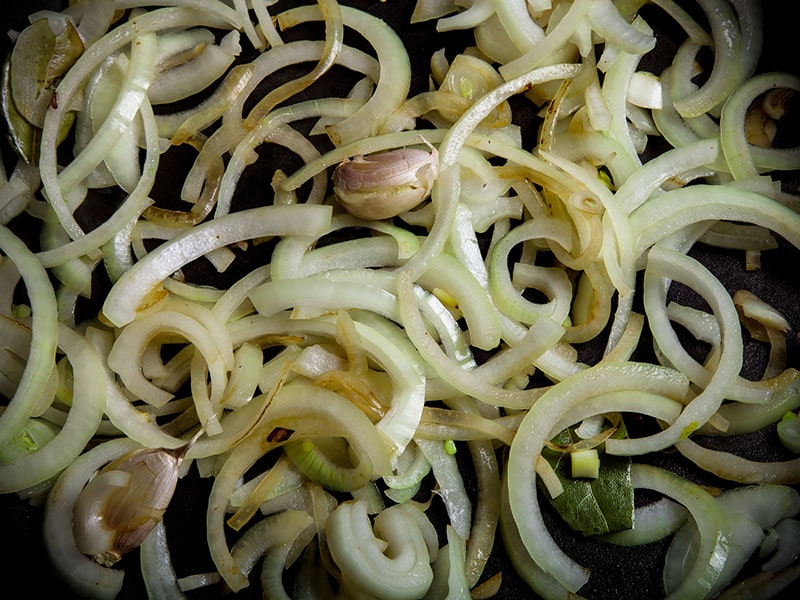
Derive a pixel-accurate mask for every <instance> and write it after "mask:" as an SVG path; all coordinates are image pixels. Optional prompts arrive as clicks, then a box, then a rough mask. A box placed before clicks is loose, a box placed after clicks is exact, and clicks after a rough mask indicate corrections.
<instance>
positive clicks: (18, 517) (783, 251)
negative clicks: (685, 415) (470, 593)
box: [0, 0, 800, 600]
mask: <svg viewBox="0 0 800 600" xmlns="http://www.w3.org/2000/svg"><path fill="white" fill-rule="evenodd" d="M341 2H342V4H347V5H351V6H355V7H358V8H363V9H365V10H367V11H369V12H371V13H372V14H374V15H376V16H378V17H380V18H382V19H384V20H385V21H386V22H387V23H389V24H390V25H391V26H392V27H393V28H394V29H395V31H397V32H398V34H399V35H400V36H401V37H402V38H403V41H404V42H405V45H406V48H408V49H409V53H410V58H411V62H412V68H413V73H414V75H413V79H412V91H411V93H412V94H414V93H416V92H420V91H423V90H425V89H427V86H428V72H429V66H428V65H429V60H430V57H431V55H432V54H433V53H434V52H435V51H437V50H439V49H440V48H441V47H446V48H447V49H448V56H450V57H451V58H452V56H453V53H457V52H459V51H461V50H463V49H464V48H465V47H466V46H468V45H471V44H472V38H471V34H470V33H465V32H449V33H446V34H438V33H436V32H435V22H434V21H430V22H427V23H420V24H415V25H410V24H409V19H410V15H411V12H412V10H413V7H414V0H386V1H385V2H378V1H377V0H341ZM62 4H63V3H62V2H58V1H55V0H28V1H25V2H19V1H16V0H12V1H6V2H4V3H3V6H2V8H0V29H2V30H3V31H6V30H8V29H16V30H20V29H22V28H23V27H24V26H25V25H26V24H27V20H26V16H27V14H29V13H31V12H34V11H35V10H39V9H43V8H54V9H60V8H61V6H62ZM291 4H292V2H285V1H284V2H282V3H281V5H279V6H289V5H291ZM683 4H687V3H683ZM649 8H652V7H645V8H643V9H642V14H643V15H644V16H645V18H646V19H647V21H648V23H649V24H650V25H651V27H653V29H654V30H655V32H656V35H657V39H658V44H657V46H656V49H655V50H654V51H653V52H652V53H651V54H650V55H648V56H647V57H646V58H645V60H644V61H643V63H642V68H644V69H647V70H651V71H653V72H656V73H658V72H660V69H661V68H663V66H664V65H666V64H668V63H669V62H670V61H671V58H672V54H673V52H674V50H675V48H676V47H677V46H676V44H677V42H676V39H677V38H676V30H675V29H674V25H672V24H671V23H667V22H665V19H664V18H663V15H662V18H658V13H657V12H656V11H654V10H653V11H649V12H648V9H649ZM763 12H764V31H765V36H764V48H763V53H762V57H761V60H760V62H759V71H767V70H776V71H789V72H793V73H798V72H800V64H799V63H800V61H798V60H797V58H798V54H797V51H796V48H797V39H796V35H797V33H796V25H795V22H794V20H793V19H792V18H791V17H789V15H787V14H786V13H787V12H788V6H787V3H779V2H775V1H773V2H769V1H765V2H764V3H763ZM10 47H11V45H10V42H9V41H8V39H7V38H6V37H5V36H2V46H1V47H0V52H2V54H3V56H5V54H6V53H7V52H8V51H9V50H10ZM327 85H330V86H331V87H330V88H328V89H329V90H330V92H334V93H337V94H341V93H342V92H341V89H342V88H341V84H339V83H338V82H335V81H331V82H330V83H329V84H327ZM334 88H338V89H334ZM324 92H325V88H324V87H323V88H322V89H320V90H319V93H324ZM512 100H513V101H514V104H513V108H514V120H515V122H516V123H517V124H518V125H520V126H521V127H522V131H523V136H525V139H527V140H535V135H536V127H537V123H538V118H537V116H536V111H537V108H536V107H533V106H532V105H530V104H529V103H527V102H520V101H518V99H512ZM798 108H800V106H797V103H795V114H794V116H792V115H789V116H788V118H787V119H785V120H784V121H787V122H785V123H784V124H783V125H782V127H781V131H780V134H779V135H780V138H779V143H781V144H783V145H787V146H789V145H796V144H797V143H798V141H800V127H798V124H799V123H800V120H798V116H797V113H798V110H797V109H798ZM3 133H5V132H3ZM3 137H4V138H5V136H3ZM526 146H527V147H531V146H532V142H530V143H528V144H526ZM9 156H10V151H9V150H8V148H7V146H4V148H3V157H4V159H6V162H7V165H6V166H7V168H8V166H9V164H10V163H9ZM274 160H276V161H281V160H287V161H289V162H288V163H287V164H289V165H291V160H292V159H291V158H287V157H283V156H276V157H275V158H274ZM272 168H274V167H272ZM173 172H178V171H177V169H176V170H174V171H173ZM271 173H272V169H270V170H268V171H264V172H261V173H259V170H258V169H249V170H248V171H247V172H246V177H245V178H243V180H242V182H241V184H240V190H241V193H240V194H238V197H239V198H240V201H242V202H244V201H245V200H243V199H245V198H246V197H247V196H248V191H249V190H252V189H256V187H257V186H264V185H268V182H269V179H270V177H271ZM782 179H783V184H784V189H785V190H786V191H789V192H794V193H799V192H800V189H798V188H799V187H800V174H799V173H785V174H782ZM179 181H181V180H179V179H178V178H175V179H170V177H169V176H166V177H164V178H160V179H159V181H158V184H157V185H158V190H161V191H162V193H164V194H166V192H167V191H169V190H170V189H172V190H174V189H176V188H177V186H178V185H179ZM158 190H156V191H154V194H156V193H158ZM90 206H91V205H90ZM85 217H86V219H87V221H88V222H89V223H91V222H92V219H95V221H97V219H99V218H101V215H100V213H99V212H98V213H97V214H93V213H92V210H91V208H90V209H88V210H87V211H85ZM19 233H20V234H22V235H24V237H25V238H26V239H29V238H31V237H34V235H33V234H34V233H35V232H30V231H21V232H19ZM692 255H693V256H695V257H696V258H699V259H700V260H701V261H702V262H703V263H704V264H706V265H707V266H708V267H709V268H710V269H711V270H712V271H713V272H714V273H716V274H717V275H718V276H719V277H720V279H721V280H722V281H723V282H724V283H725V285H726V286H727V288H728V289H729V290H730V291H731V292H732V291H734V290H736V289H740V288H745V289H749V290H751V291H753V292H754V293H756V294H758V295H759V296H760V297H761V298H763V299H764V300H766V301H768V302H770V303H771V304H773V305H774V306H775V307H776V308H777V309H778V310H780V311H781V312H782V314H783V315H784V316H785V317H786V318H787V320H788V321H789V323H790V325H791V331H790V334H789V339H788V341H787V346H788V354H789V366H791V367H795V368H800V358H798V357H799V356H800V342H798V332H800V314H799V313H798V311H797V302H798V299H800V283H798V277H797V275H796V268H797V265H798V264H800V251H798V250H797V249H796V248H794V247H792V246H790V245H789V244H786V243H784V242H783V241H782V240H781V245H780V248H779V249H777V250H774V251H770V252H767V253H765V254H764V255H763V257H762V268H761V269H760V270H759V271H755V272H746V271H745V270H744V267H743V256H742V255H741V254H737V253H732V252H728V251H721V250H718V249H713V248H710V247H706V246H702V245H697V246H696V247H695V248H694V249H693V250H692ZM240 269H244V270H246V269H247V266H246V265H245V266H243V267H240ZM210 275H211V274H206V273H202V272H199V273H197V276H198V277H204V276H210ZM234 276H236V272H234V274H233V275H231V277H234ZM229 283H230V282H227V284H229ZM225 284H226V282H224V281H223V282H221V285H225ZM673 287H675V286H673ZM671 293H672V294H674V295H675V296H674V297H675V299H676V300H679V301H681V302H684V303H688V304H696V300H695V299H694V298H692V297H691V296H690V295H689V294H687V293H686V292H682V291H681V290H680V289H675V290H673V291H672V292H671ZM96 308H97V307H92V306H88V307H86V310H87V311H91V310H96ZM644 346H645V347H646V346H647V342H646V341H645V342H644ZM745 346H746V351H745V352H746V353H745V357H746V358H745V366H744V369H743V374H744V375H745V376H747V375H748V374H750V375H751V376H757V374H758V373H759V372H760V369H762V368H763V365H764V361H765V360H766V358H765V351H764V348H763V346H762V345H760V344H758V343H757V342H754V341H752V340H750V339H749V338H748V337H747V336H745ZM601 350H602V347H600V346H599V344H595V345H592V344H588V345H586V346H585V347H581V348H580V351H581V353H582V356H584V357H586V358H587V360H590V359H591V358H592V357H595V358H597V357H598V356H599V352H600V351H601ZM697 439H698V441H699V442H701V443H702V444H704V445H707V446H709V447H713V448H718V449H724V450H729V451H733V452H735V453H737V454H740V455H742V456H745V457H748V458H750V459H755V460H765V461H768V460H785V459H787V458H790V457H791V456H790V455H789V453H788V452H787V451H786V450H785V449H783V448H782V447H781V446H780V444H779V443H778V441H777V436H776V434H775V429H774V426H773V427H768V428H766V429H765V430H762V431H759V432H757V433H754V434H749V435H742V436H736V437H733V438H697ZM460 454H464V453H460ZM645 461H647V462H649V463H651V464H655V465H658V466H661V467H664V468H667V469H670V470H672V471H675V472H677V473H679V474H681V475H682V476H685V477H687V478H689V479H691V480H693V481H696V482H698V483H701V484H704V485H709V486H716V487H720V488H723V489H724V488H726V487H730V483H729V482H725V481H724V480H721V479H719V478H717V477H715V476H713V475H710V474H708V473H706V472H703V471H700V470H699V469H697V468H696V467H695V466H694V465H692V464H691V463H689V462H688V461H686V460H685V459H683V458H682V457H681V456H680V455H679V454H678V453H671V452H663V453H659V454H657V455H652V456H647V457H645ZM463 471H464V473H465V481H466V484H467V486H468V489H470V487H471V486H473V485H474V484H473V482H472V481H471V479H470V476H469V471H470V468H469V465H464V469H463ZM796 487H798V486H796ZM209 489H210V481H209V480H206V479H202V478H200V477H199V476H197V473H196V470H194V469H192V470H190V472H189V474H188V475H187V476H186V477H184V478H183V479H182V480H181V481H180V482H179V485H178V490H177V492H176V495H175V497H174V499H173V501H172V503H171V505H170V507H169V509H168V510H167V513H166V515H165V523H166V526H167V532H168V540H169V544H170V549H171V558H172V561H173V564H174V567H175V569H176V572H177V573H178V574H179V576H182V575H188V574H191V573H199V572H205V571H210V570H213V563H212V562H211V559H210V557H209V555H208V552H207V550H206V541H205V529H204V514H205V508H206V501H207V497H208V491H209ZM798 489H800V487H799V488H798ZM648 499H652V498H649V497H648V496H647V494H639V492H637V501H639V502H644V501H647V500H648ZM543 507H544V510H545V515H544V516H545V520H546V523H547V525H548V528H549V529H550V531H551V533H552V535H553V536H554V537H555V539H556V540H557V541H558V542H559V544H560V545H561V546H562V547H563V548H564V549H565V550H566V551H567V552H568V553H569V554H570V555H572V556H574V557H575V558H576V559H578V560H579V561H580V562H581V563H582V564H584V565H587V566H589V567H590V568H591V569H592V576H591V579H590V581H589V583H588V584H587V585H586V586H585V587H584V588H583V589H582V590H581V593H582V595H584V596H586V597H588V598H591V599H594V600H606V599H612V598H613V599H615V600H625V599H640V598H658V597H662V596H663V588H662V583H661V573H662V568H663V562H664V556H665V553H666V548H667V545H668V543H669V539H667V540H664V541H661V542H655V543H652V544H647V545H644V546H640V547H634V548H627V547H618V546H614V545H610V544H605V543H602V542H598V541H596V540H591V539H587V538H584V537H583V536H582V535H580V534H577V533H575V532H573V531H571V530H569V529H568V528H567V527H566V526H565V525H564V524H563V523H562V522H561V521H560V519H559V518H558V517H557V516H556V515H555V514H554V513H553V512H552V511H551V510H550V509H549V508H548V505H547V503H546V502H545V503H543ZM432 510H433V514H434V518H435V520H437V521H439V524H440V525H441V524H443V523H444V519H445V517H444V516H443V508H442V506H440V505H437V504H436V503H435V504H434V506H433V509H432ZM41 522H42V513H41V508H39V507H37V506H32V505H30V504H29V503H28V502H26V501H22V500H20V499H18V498H17V497H16V496H14V495H5V496H0V532H2V543H0V556H2V558H0V582H2V584H3V585H4V587H5V589H7V590H12V589H14V590H19V591H20V592H21V593H22V594H24V595H25V596H26V597H30V598H63V599H65V600H66V599H69V598H72V597H73V596H72V595H70V593H69V591H68V590H67V589H66V587H65V586H64V584H63V583H61V582H60V581H59V580H58V578H57V575H55V573H54V571H53V569H52V567H51V565H50V563H49V560H48V558H47V556H46V554H45V551H44V548H43V543H42V525H41ZM120 566H121V567H122V568H125V569H126V573H127V574H126V579H125V586H124V588H123V590H122V592H121V594H120V595H119V598H120V599H139V598H145V597H146V592H145V589H144V584H143V582H142V580H141V576H140V574H139V567H138V555H137V553H136V552H135V551H134V552H132V553H130V554H129V555H127V556H125V557H124V558H123V560H122V561H121V563H120ZM756 568H757V566H756V565H748V566H747V567H746V568H745V571H744V572H743V574H744V573H753V572H754V569H756ZM497 572H502V574H503V583H502V588H501V591H500V593H499V595H498V597H499V598H503V599H508V600H515V599H523V598H524V599H528V598H535V597H536V596H535V595H534V594H533V592H531V591H530V589H529V588H528V587H527V585H526V584H525V583H524V582H523V581H522V580H521V579H520V578H519V577H518V576H517V575H516V573H515V572H514V568H513V567H512V566H511V564H510V563H509V560H508V557H507V555H506V554H505V551H504V549H503V546H502V543H501V542H500V539H499V536H498V539H497V541H496V544H495V549H494V551H493V553H492V556H491V558H490V560H489V562H488V565H487V567H486V570H485V575H484V576H485V577H488V576H491V575H493V574H495V573H497ZM219 596H220V588H219V587H218V586H215V587H210V588H207V589H201V590H197V591H194V592H191V593H190V594H189V597H190V598H195V599H206V598H217V597H219ZM236 597H237V598H245V599H249V598H260V597H261V591H260V586H258V585H257V584H255V585H251V586H250V587H248V588H245V589H244V590H242V591H241V592H239V593H238V594H237V595H236ZM784 597H785V598H789V597H792V592H791V591H787V592H785V593H784V594H782V595H781V596H779V598H784Z"/></svg>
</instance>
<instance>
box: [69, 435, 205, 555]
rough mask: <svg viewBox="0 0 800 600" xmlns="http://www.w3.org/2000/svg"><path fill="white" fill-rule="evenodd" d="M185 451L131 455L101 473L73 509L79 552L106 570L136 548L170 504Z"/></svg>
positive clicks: (148, 451) (153, 450) (146, 451)
mask: <svg viewBox="0 0 800 600" xmlns="http://www.w3.org/2000/svg"><path fill="white" fill-rule="evenodd" d="M188 447H189V445H188V444H187V445H185V446H181V447H180V448H177V449H174V450H170V449H166V448H143V449H139V450H134V451H132V452H129V453H128V454H126V455H124V456H122V457H120V458H119V459H117V460H115V461H113V462H111V463H109V464H108V465H106V466H105V467H104V468H103V469H101V470H100V471H99V472H98V473H97V475H95V477H94V478H92V480H91V481H89V483H87V484H86V486H85V487H84V489H83V491H82V492H81V494H80V496H79V497H78V500H77V501H76V503H75V507H74V509H73V517H74V519H73V533H74V535H75V542H76V544H77V546H78V548H79V549H80V550H81V552H83V553H84V554H88V555H90V556H92V557H93V558H94V560H95V561H97V562H98V563H100V564H102V565H106V566H111V565H113V564H114V563H116V562H117V561H119V560H120V558H122V556H123V555H124V554H125V553H127V552H129V551H131V550H133V549H134V548H137V547H138V546H139V545H141V543H142V542H143V541H144V539H145V538H146V537H147V535H148V534H149V533H150V531H151V530H152V529H153V528H154V527H155V526H156V525H157V524H158V523H159V521H161V519H162V517H163V516H164V512H165V511H166V509H167V506H168V505H169V503H170V501H171V500H172V496H173V494H174V493H175V488H176V486H177V483H178V473H179V467H180V465H181V463H182V462H183V457H184V455H185V453H186V450H187V449H188Z"/></svg>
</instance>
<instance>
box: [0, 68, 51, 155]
mask: <svg viewBox="0 0 800 600" xmlns="http://www.w3.org/2000/svg"><path fill="white" fill-rule="evenodd" d="M0 109H2V111H3V118H4V119H5V121H6V125H7V126H8V141H9V142H10V143H11V146H12V147H13V148H14V151H15V152H16V153H17V154H18V155H19V157H20V158H22V160H24V161H25V162H26V163H28V164H31V163H35V162H36V161H37V160H38V159H39V140H40V137H41V132H42V130H41V129H40V128H39V127H34V126H33V125H31V123H30V121H28V120H27V119H26V118H25V117H23V116H22V114H21V113H20V112H19V110H18V109H17V105H16V104H15V103H14V98H13V96H12V94H11V61H10V60H9V59H8V58H6V61H5V63H3V74H2V81H0Z"/></svg>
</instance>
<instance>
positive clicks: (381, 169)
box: [333, 144, 439, 220]
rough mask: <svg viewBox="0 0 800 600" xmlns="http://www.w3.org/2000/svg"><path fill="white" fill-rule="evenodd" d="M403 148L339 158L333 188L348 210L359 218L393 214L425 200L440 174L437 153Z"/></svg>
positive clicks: (340, 201)
mask: <svg viewBox="0 0 800 600" xmlns="http://www.w3.org/2000/svg"><path fill="white" fill-rule="evenodd" d="M428 146H429V147H430V149H431V151H430V152H427V151H425V150H420V149H414V148H402V149H397V150H389V151H387V152H379V153H375V154H370V155H367V156H361V155H359V156H355V157H353V158H351V159H350V158H348V159H345V160H344V161H342V162H341V163H340V164H339V166H338V167H336V169H335V170H334V172H333V191H334V193H335V194H336V196H337V198H338V199H339V203H340V204H341V205H342V206H343V207H344V208H345V210H347V211H348V212H349V213H351V214H353V215H355V216H357V217H360V218H362V219H369V220H377V219H388V218H391V217H395V216H397V215H399V214H401V213H404V212H406V211H407V210H411V209H412V208H414V207H415V206H417V205H418V204H419V203H420V202H422V201H423V200H425V198H427V197H428V195H429V194H430V192H431V188H432V187H433V183H434V181H436V178H437V177H438V175H439V153H438V152H437V151H436V148H434V147H433V146H431V145H430V144H428Z"/></svg>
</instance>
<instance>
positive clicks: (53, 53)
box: [10, 19, 84, 127]
mask: <svg viewBox="0 0 800 600" xmlns="http://www.w3.org/2000/svg"><path fill="white" fill-rule="evenodd" d="M65 23H66V25H65V27H64V31H62V32H61V33H58V34H56V33H54V32H53V30H52V29H50V25H49V24H48V21H47V19H39V20H37V21H34V22H33V23H31V24H30V25H28V27H26V28H25V29H23V30H22V33H20V35H19V38H18V39H17V42H16V44H15V45H14V50H13V52H12V53H11V83H10V88H11V92H12V94H13V99H14V103H15V104H16V106H17V110H19V112H20V114H21V115H22V116H23V117H25V119H27V120H28V121H29V122H30V123H31V124H32V125H34V126H36V127H41V126H42V125H43V123H44V115H45V113H46V112H47V107H48V106H49V105H50V103H51V102H52V101H53V90H54V89H55V87H56V85H57V83H58V80H59V79H60V78H61V77H62V76H63V75H64V73H66V72H67V71H68V70H69V68H70V67H71V66H72V65H73V64H75V61H76V60H78V57H80V55H81V54H82V53H83V50H84V47H83V42H82V41H81V37H80V35H79V34H78V30H77V29H75V25H73V24H72V22H71V21H69V20H66V21H65Z"/></svg>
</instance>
